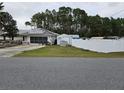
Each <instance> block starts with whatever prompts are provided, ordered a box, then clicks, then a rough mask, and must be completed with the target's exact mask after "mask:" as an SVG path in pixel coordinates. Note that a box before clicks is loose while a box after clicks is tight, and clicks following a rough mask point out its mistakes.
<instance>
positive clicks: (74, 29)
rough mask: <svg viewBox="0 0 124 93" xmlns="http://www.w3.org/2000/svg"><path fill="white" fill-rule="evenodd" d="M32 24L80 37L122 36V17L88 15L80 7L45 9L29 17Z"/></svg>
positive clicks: (123, 30) (123, 27)
mask: <svg viewBox="0 0 124 93" xmlns="http://www.w3.org/2000/svg"><path fill="white" fill-rule="evenodd" d="M29 23H31V24H33V26H35V27H37V28H45V29H48V30H51V31H53V32H56V33H59V34H62V33H65V34H79V35H80V36H82V37H92V36H124V18H117V19H114V18H108V17H100V16H99V15H96V16H88V15H87V13H86V12H85V10H82V9H80V8H76V9H72V8H70V7H64V6H63V7H60V8H59V10H58V11H56V10H55V9H53V10H52V11H50V10H48V9H46V11H45V12H38V13H36V14H34V15H33V16H32V18H31V22H29Z"/></svg>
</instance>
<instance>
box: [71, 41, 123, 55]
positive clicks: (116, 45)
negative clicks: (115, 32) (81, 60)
mask: <svg viewBox="0 0 124 93" xmlns="http://www.w3.org/2000/svg"><path fill="white" fill-rule="evenodd" d="M71 43H72V46H75V47H78V48H82V49H87V50H92V51H96V52H104V53H108V52H120V51H124V39H118V40H111V39H108V40H107V39H103V40H97V39H90V40H82V39H72V42H71Z"/></svg>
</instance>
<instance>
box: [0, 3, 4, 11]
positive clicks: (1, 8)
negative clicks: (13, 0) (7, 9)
mask: <svg viewBox="0 0 124 93" xmlns="http://www.w3.org/2000/svg"><path fill="white" fill-rule="evenodd" d="M3 8H4V5H3V3H2V2H0V10H3Z"/></svg>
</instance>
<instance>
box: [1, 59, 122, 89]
mask: <svg viewBox="0 0 124 93" xmlns="http://www.w3.org/2000/svg"><path fill="white" fill-rule="evenodd" d="M0 89H11V90H18V89H19V90H22V89H23V90H27V89H29V90H35V89H37V90H38V89H43V90H46V89H47V90H50V89H52V90H60V89H61V90H63V89H65V90H68V89H71V90H77V89H85V90H89V89H90V90H91V89H93V90H94V89H102V90H103V89H124V59H95V58H93V59H92V58H0Z"/></svg>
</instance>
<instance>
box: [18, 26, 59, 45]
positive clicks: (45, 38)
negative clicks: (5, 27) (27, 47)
mask: <svg viewBox="0 0 124 93" xmlns="http://www.w3.org/2000/svg"><path fill="white" fill-rule="evenodd" d="M19 35H20V36H22V37H23V43H28V44H47V43H50V44H54V42H55V40H56V38H57V36H58V35H59V34H57V33H54V32H51V31H49V30H46V29H42V28H35V29H31V30H20V31H19Z"/></svg>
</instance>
